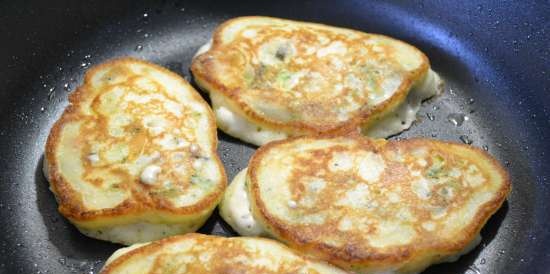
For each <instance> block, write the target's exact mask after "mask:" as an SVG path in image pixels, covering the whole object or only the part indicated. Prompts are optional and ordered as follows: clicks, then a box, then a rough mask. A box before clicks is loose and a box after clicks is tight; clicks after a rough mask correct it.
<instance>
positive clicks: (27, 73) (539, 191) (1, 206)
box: [0, 0, 550, 274]
mask: <svg viewBox="0 0 550 274" xmlns="http://www.w3.org/2000/svg"><path fill="white" fill-rule="evenodd" d="M549 14H550V5H549V4H548V2H547V1H540V2H538V3H529V2H525V1H522V2H517V3H511V2H503V1H491V2H484V3H482V2H478V1H467V2H463V1H448V2H438V3H432V2H428V1H426V2H424V1H420V2H419V1H403V2H400V1H384V2H364V1H333V2H330V1H303V2H300V1H276V2H275V1H273V2H265V3H262V2H259V1H250V2H234V1H210V0H201V1H189V2H185V1H177V2H171V1H160V2H153V1H150V2H146V1H143V2H141V3H140V2H139V1H103V2H99V1H93V2H84V1H12V2H11V3H8V2H6V1H3V3H0V35H1V36H0V37H1V42H0V49H2V50H1V53H0V54H1V56H2V58H0V64H1V65H0V84H1V85H0V87H1V88H0V124H1V129H0V152H1V157H0V165H1V168H0V220H1V223H0V225H1V226H0V227H1V228H0V229H1V233H0V272H1V273H96V272H98V271H99V269H100V268H101V266H102V265H103V263H104V261H105V259H106V258H107V257H108V256H109V255H110V254H111V252H113V251H114V250H115V249H117V248H119V247H120V246H119V245H115V244H110V243H106V242H102V241H98V240H94V239H91V238H87V237H85V236H83V235H82V234H80V233H79V232H78V231H77V230H76V229H75V228H74V227H73V226H72V225H71V224H69V223H68V222H67V221H66V220H65V219H64V218H62V217H61V216H60V215H59V214H58V213H57V210H56V207H57V204H56V202H55V200H54V197H53V195H52V194H51V193H50V192H49V190H48V184H47V182H46V180H45V179H44V177H43V175H42V172H41V165H42V158H43V148H44V143H45V140H46V137H47V135H48V131H49V129H50V127H51V125H52V124H53V122H54V121H55V120H56V119H57V118H58V117H59V116H60V114H61V112H62V111H63V109H64V107H65V106H66V105H67V95H68V92H69V91H71V90H72V89H74V88H75V87H76V86H77V85H78V84H79V83H80V82H81V80H82V76H83V74H84V71H85V70H86V69H87V68H89V67H90V66H91V65H93V64H97V63H100V62H102V61H105V60H107V59H110V58H113V57H118V56H128V55H129V56H135V57H139V58H143V59H146V60H149V61H152V62H155V63H158V64H161V65H163V66H166V67H168V68H169V69H171V70H173V71H175V72H177V73H179V74H181V75H182V76H184V77H185V78H186V79H188V80H192V79H191V77H190V73H189V70H188V67H189V64H190V61H191V57H192V55H193V53H194V51H195V50H196V49H197V48H198V47H199V46H200V45H201V44H203V43H205V42H206V41H207V39H208V38H209V36H210V35H211V33H212V30H213V29H214V27H215V26H216V25H217V24H219V23H220V22H222V21H224V20H226V19H229V18H231V17H235V16H239V15H269V16H276V17H283V18H290V19H297V20H306V21H314V22H321V23H326V24H331V25H336V26H342V27H349V28H354V29H358V30H362V31H366V32H374V33H382V34H386V35H390V36H393V37H396V38H399V39H402V40H404V41H407V42H409V43H412V44H413V45H416V46H417V47H419V48H420V49H421V50H423V51H424V52H425V53H426V54H427V55H428V56H429V58H430V60H431V62H432V66H433V67H434V69H435V70H436V71H438V72H441V74H442V75H443V77H444V78H445V80H446V82H447V86H446V91H445V93H444V94H443V95H442V96H439V97H438V98H435V99H432V100H431V102H429V103H428V104H424V105H423V107H422V109H421V111H420V113H419V114H418V121H417V122H416V124H415V125H414V126H413V127H412V128H411V129H410V130H408V131H406V132H404V133H403V134H401V135H399V136H397V137H394V138H407V137H412V136H424V137H430V138H438V139H445V140H454V141H459V142H460V141H462V142H466V143H471V145H474V146H478V147H483V148H484V149H487V150H488V151H489V153H491V154H492V155H494V156H495V157H496V158H497V159H499V160H500V161H501V162H502V163H503V164H505V166H506V168H507V169H508V171H509V172H510V174H511V177H512V183H513V191H512V193H511V195H510V197H509V199H508V201H507V202H506V203H505V204H504V205H503V207H502V208H501V209H500V210H499V211H498V212H497V213H496V214H495V215H494V216H493V217H492V218H491V219H490V220H489V222H488V223H487V225H486V226H485V228H484V229H483V230H482V232H481V234H482V236H483V241H482V243H481V244H480V245H479V246H478V247H477V248H476V249H474V250H473V251H472V252H470V253H469V254H467V255H465V256H463V257H462V258H460V260H459V261H457V262H455V263H446V264H441V265H436V266H433V267H431V268H429V269H428V270H427V271H426V273H476V274H479V273H550V251H549V247H550V229H549V227H550V186H549V184H550V182H549V180H548V178H549V177H550V165H548V162H547V161H546V158H547V157H548V156H550V145H548V141H547V140H550V122H549V121H550V114H549V111H548V107H547V104H548V102H550V92H549V91H548V87H549V86H550V83H549V75H548V74H549V58H550V54H549V45H550V42H549V39H548V38H549V34H548V31H549V21H550V20H549ZM464 116H466V117H467V119H464V121H462V120H463V117H464ZM219 138H220V145H219V154H220V156H221V158H222V160H223V162H224V164H225V167H226V169H227V173H228V177H229V178H232V177H233V176H234V175H235V174H236V172H237V171H238V170H239V169H241V168H243V167H245V166H246V165H247V161H248V159H249V157H250V155H251V154H252V153H253V151H254V149H255V148H254V147H253V146H249V145H246V144H243V143H242V142H240V141H238V140H236V139H233V138H231V137H229V136H227V135H225V134H223V133H221V132H219ZM200 232H203V233H211V234H219V235H234V233H233V232H232V231H231V229H230V228H229V227H228V226H227V225H226V224H224V223H223V222H222V221H221V220H220V218H219V217H218V215H217V213H215V214H214V215H213V216H212V217H211V218H210V219H209V220H208V222H207V223H206V224H205V226H204V227H203V228H201V230H200Z"/></svg>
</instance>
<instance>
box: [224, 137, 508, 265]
mask: <svg viewBox="0 0 550 274" xmlns="http://www.w3.org/2000/svg"><path fill="white" fill-rule="evenodd" d="M509 191H510V182H509V178H508V175H507V173H506V172H505V171H504V169H503V168H502V166H501V165H500V164H499V163H498V162H497V161H496V160H495V159H493V158H492V157H490V156H489V155H488V154H486V153H485V152H484V151H481V150H479V149H476V148H473V147H470V146H466V145H462V144H456V143H446V142H440V141H435V140H429V139H411V140H404V141H385V140H383V139H380V140H372V139H367V138H364V137H332V138H329V137H299V138H294V139H287V140H284V141H277V142H272V143H269V144H267V145H265V146H263V147H261V148H260V149H259V150H258V151H257V152H256V153H255V154H254V156H253V157H252V159H251V161H250V164H249V167H248V170H247V171H245V172H244V173H241V174H240V175H239V176H237V177H236V178H235V180H234V181H233V182H232V183H231V185H230V187H229V189H228V190H227V192H226V194H225V196H224V199H223V201H222V203H221V204H220V208H221V210H220V212H221V214H222V216H223V218H224V219H225V220H226V221H227V222H228V223H229V224H230V225H231V226H232V227H234V228H235V230H236V231H238V232H239V233H241V234H243V235H264V236H270V237H274V238H276V239H279V240H281V241H282V242H285V243H286V244H288V245H289V246H290V247H292V248H295V249H297V250H300V251H302V252H305V253H308V254H311V255H314V256H317V257H318V258H321V259H324V260H327V261H329V262H331V263H333V264H335V265H337V266H340V267H342V268H343V269H347V270H353V271H358V272H360V273H371V272H375V273H377V271H379V272H383V273H416V272H419V271H422V270H423V269H425V268H426V267H428V266H429V265H430V264H433V263H440V262H444V261H453V260H456V259H457V258H458V256H460V255H462V254H464V253H466V252H468V251H470V250H471V249H472V248H474V247H475V246H476V245H477V244H478V243H479V240H480V238H479V231H480V230H481V228H482V227H483V225H484V224H485V222H486V221H487V220H488V219H489V217H490V216H491V215H492V214H493V213H494V212H495V211H496V210H497V209H498V208H499V207H500V206H501V204H502V203H503V201H504V200H505V198H506V196H507V194H508V193H509ZM237 196H238V197H239V198H238V199H240V202H237V200H236V199H235V197H237ZM243 197H244V198H243ZM243 201H248V202H249V203H248V204H247V203H246V202H243ZM384 271H386V272H384Z"/></svg>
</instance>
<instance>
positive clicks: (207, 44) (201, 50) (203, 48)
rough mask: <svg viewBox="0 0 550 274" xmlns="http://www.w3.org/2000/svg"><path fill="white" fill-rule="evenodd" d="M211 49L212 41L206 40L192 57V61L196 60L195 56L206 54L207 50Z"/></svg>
mask: <svg viewBox="0 0 550 274" xmlns="http://www.w3.org/2000/svg"><path fill="white" fill-rule="evenodd" d="M211 47H212V39H210V40H208V42H206V44H204V45H202V46H201V47H200V48H199V49H198V50H197V52H196V53H195V55H193V59H195V58H197V56H199V55H201V54H203V53H205V52H207V51H208V50H210V48H211Z"/></svg>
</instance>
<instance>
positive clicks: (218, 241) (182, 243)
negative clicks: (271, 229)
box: [101, 233, 346, 274]
mask: <svg viewBox="0 0 550 274" xmlns="http://www.w3.org/2000/svg"><path fill="white" fill-rule="evenodd" d="M101 273H102V274H118V273H135V274H137V273H143V274H145V273H151V274H152V273H155V274H160V273H162V274H171V273H174V274H175V273H197V274H199V273H220V274H227V273H242V274H244V273H265V274H269V273H274V274H285V273H288V274H308V273H311V274H314V273H317V274H323V273H326V274H338V273H342V274H344V273H346V272H344V271H343V270H340V269H338V268H336V267H334V266H331V265H329V264H327V263H325V262H322V261H318V260H313V259H310V258H307V257H305V256H304V255H302V254H299V253H298V252H296V251H294V250H292V249H290V248H288V247H286V246H284V245H283V244H281V243H278V242H276V241H273V240H269V239H263V238H252V237H234V238H225V237H219V236H212V235H203V234H196V233H189V234H186V235H183V236H173V237H170V238H165V239H162V240H159V241H155V242H151V243H146V244H136V245H133V246H130V247H126V248H122V249H119V250H117V251H116V252H115V253H114V254H113V255H112V256H111V257H110V258H109V259H108V260H107V262H106V264H105V266H104V267H103V269H102V270H101Z"/></svg>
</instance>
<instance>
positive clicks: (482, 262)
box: [479, 258, 487, 265]
mask: <svg viewBox="0 0 550 274" xmlns="http://www.w3.org/2000/svg"><path fill="white" fill-rule="evenodd" d="M486 262H487V261H486V260H485V258H483V259H481V261H479V264H482V265H483V264H485V263H486Z"/></svg>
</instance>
